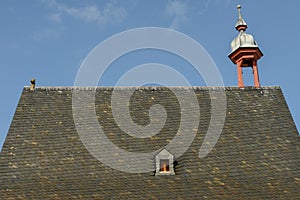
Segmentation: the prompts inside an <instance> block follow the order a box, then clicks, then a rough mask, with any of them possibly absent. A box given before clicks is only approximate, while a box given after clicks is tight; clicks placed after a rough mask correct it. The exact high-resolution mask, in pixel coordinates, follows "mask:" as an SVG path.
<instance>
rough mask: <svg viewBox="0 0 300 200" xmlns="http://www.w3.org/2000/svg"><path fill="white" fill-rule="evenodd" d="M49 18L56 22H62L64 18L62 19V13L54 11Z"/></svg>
mask: <svg viewBox="0 0 300 200" xmlns="http://www.w3.org/2000/svg"><path fill="white" fill-rule="evenodd" d="M48 18H49V20H50V21H53V22H56V23H61V22H62V19H61V14H60V13H53V14H50V15H49V17H48Z"/></svg>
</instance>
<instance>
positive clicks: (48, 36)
mask: <svg viewBox="0 0 300 200" xmlns="http://www.w3.org/2000/svg"><path fill="white" fill-rule="evenodd" d="M29 37H30V38H31V39H33V40H37V41H44V40H57V39H59V38H60V37H61V32H60V31H58V30H54V29H49V28H46V29H42V30H40V31H37V32H34V33H33V34H32V35H30V36H29Z"/></svg>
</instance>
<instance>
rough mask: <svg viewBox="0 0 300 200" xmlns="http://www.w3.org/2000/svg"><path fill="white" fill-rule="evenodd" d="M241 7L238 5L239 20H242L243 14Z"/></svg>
mask: <svg viewBox="0 0 300 200" xmlns="http://www.w3.org/2000/svg"><path fill="white" fill-rule="evenodd" d="M241 8H242V6H241V5H237V9H238V13H239V19H242V14H241Z"/></svg>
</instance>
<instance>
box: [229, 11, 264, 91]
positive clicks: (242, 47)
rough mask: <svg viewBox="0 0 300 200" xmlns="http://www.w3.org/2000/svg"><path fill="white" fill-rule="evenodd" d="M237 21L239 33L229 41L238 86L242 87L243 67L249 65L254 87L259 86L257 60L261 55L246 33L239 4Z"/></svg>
mask: <svg viewBox="0 0 300 200" xmlns="http://www.w3.org/2000/svg"><path fill="white" fill-rule="evenodd" d="M237 9H238V15H239V18H238V21H237V23H236V25H235V28H236V30H237V31H239V35H238V36H237V37H236V38H235V39H234V40H233V41H232V42H231V53H230V54H229V55H228V57H229V58H230V60H231V61H232V62H233V63H234V64H236V66H237V74H238V87H239V88H243V87H244V81H243V67H251V68H252V71H253V77H254V87H256V88H260V82H259V75H258V68H257V61H258V60H259V59H260V58H261V57H262V56H263V53H262V52H261V51H260V49H259V48H258V45H257V43H256V41H255V40H254V37H253V36H252V35H250V34H247V33H246V29H247V24H246V22H245V20H244V19H243V17H242V14H241V6H240V5H238V6H237Z"/></svg>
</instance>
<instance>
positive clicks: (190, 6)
mask: <svg viewBox="0 0 300 200" xmlns="http://www.w3.org/2000/svg"><path fill="white" fill-rule="evenodd" d="M233 1H234V0H169V1H168V2H167V4H166V7H165V14H167V16H168V17H170V18H171V20H172V21H171V25H170V28H172V29H178V28H179V27H180V26H181V25H182V24H183V23H185V22H187V21H189V17H190V16H192V15H193V14H198V15H202V14H204V13H206V12H207V11H208V10H209V7H211V6H212V5H213V6H217V7H220V6H224V5H225V6H228V5H229V4H231V3H232V2H233Z"/></svg>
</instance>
